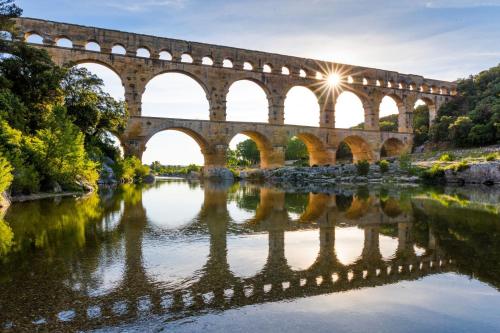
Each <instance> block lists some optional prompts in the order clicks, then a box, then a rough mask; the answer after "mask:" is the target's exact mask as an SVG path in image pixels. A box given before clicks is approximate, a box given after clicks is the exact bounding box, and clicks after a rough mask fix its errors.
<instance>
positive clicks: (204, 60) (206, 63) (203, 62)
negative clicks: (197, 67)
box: [201, 57, 214, 66]
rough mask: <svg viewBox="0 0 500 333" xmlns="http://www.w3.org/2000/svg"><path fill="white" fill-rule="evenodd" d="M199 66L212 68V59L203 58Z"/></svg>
mask: <svg viewBox="0 0 500 333" xmlns="http://www.w3.org/2000/svg"><path fill="white" fill-rule="evenodd" d="M201 64H202V65H207V66H213V64H214V61H213V59H212V58H210V57H203V58H202V59H201Z"/></svg>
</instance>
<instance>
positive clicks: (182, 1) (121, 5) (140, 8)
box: [106, 0, 188, 12]
mask: <svg viewBox="0 0 500 333" xmlns="http://www.w3.org/2000/svg"><path fill="white" fill-rule="evenodd" d="M187 1H188V0H148V1H142V2H136V1H132V2H128V1H122V2H111V3H108V4H106V5H107V6H108V7H113V8H116V9H121V10H124V11H128V12H144V11H148V10H152V9H154V8H161V7H170V8H184V6H185V5H186V2H187Z"/></svg>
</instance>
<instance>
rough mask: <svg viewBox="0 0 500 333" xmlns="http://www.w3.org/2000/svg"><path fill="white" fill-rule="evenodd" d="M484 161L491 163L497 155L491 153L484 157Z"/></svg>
mask: <svg viewBox="0 0 500 333" xmlns="http://www.w3.org/2000/svg"><path fill="white" fill-rule="evenodd" d="M485 158H486V161H488V162H491V161H494V160H496V159H497V154H496V153H491V154H488V155H486V157H485Z"/></svg>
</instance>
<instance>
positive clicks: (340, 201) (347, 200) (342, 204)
mask: <svg viewBox="0 0 500 333" xmlns="http://www.w3.org/2000/svg"><path fill="white" fill-rule="evenodd" d="M335 202H336V204H337V208H338V210H339V211H340V212H345V211H347V210H348V209H349V207H351V204H352V195H344V194H337V195H336V196H335Z"/></svg>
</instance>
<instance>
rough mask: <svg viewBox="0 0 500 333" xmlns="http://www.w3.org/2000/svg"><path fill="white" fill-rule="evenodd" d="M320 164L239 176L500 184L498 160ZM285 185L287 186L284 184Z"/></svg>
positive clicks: (329, 182) (304, 181)
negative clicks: (362, 165)
mask: <svg viewBox="0 0 500 333" xmlns="http://www.w3.org/2000/svg"><path fill="white" fill-rule="evenodd" d="M362 169H363V168H362V167H360V165H357V164H345V165H334V166H322V167H282V168H277V169H272V170H260V169H254V170H244V171H241V172H240V173H239V177H240V178H241V179H243V180H245V181H250V182H265V183H269V184H271V185H282V186H283V185H284V186H286V187H300V188H309V187H318V186H320V187H329V186H334V185H336V184H378V183H380V184H402V185H411V184H419V183H425V184H431V185H446V184H450V185H488V186H500V160H491V161H487V160H480V161H479V160H477V161H470V160H458V161H444V162H443V161H433V162H432V161H431V162H425V164H424V163H411V162H410V161H405V162H403V161H401V162H400V161H399V160H393V161H391V162H387V163H386V162H384V163H382V164H371V165H369V166H368V165H366V166H365V169H364V170H362ZM288 185H289V186H288Z"/></svg>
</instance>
